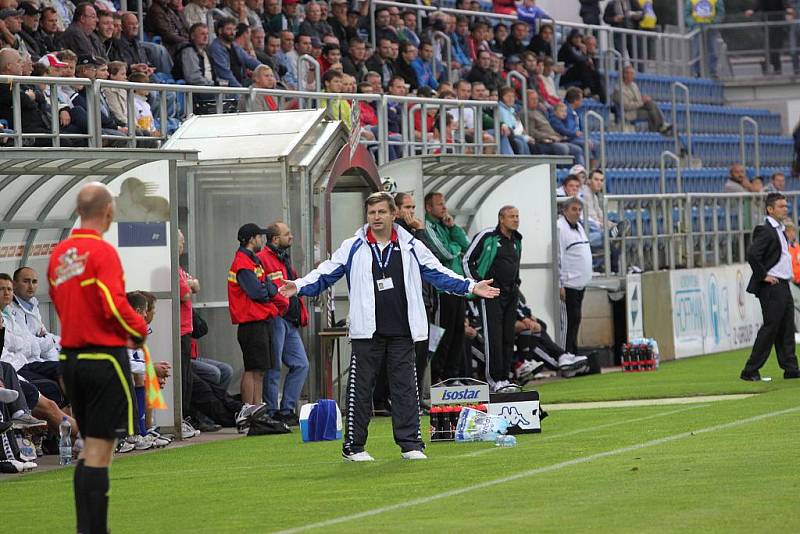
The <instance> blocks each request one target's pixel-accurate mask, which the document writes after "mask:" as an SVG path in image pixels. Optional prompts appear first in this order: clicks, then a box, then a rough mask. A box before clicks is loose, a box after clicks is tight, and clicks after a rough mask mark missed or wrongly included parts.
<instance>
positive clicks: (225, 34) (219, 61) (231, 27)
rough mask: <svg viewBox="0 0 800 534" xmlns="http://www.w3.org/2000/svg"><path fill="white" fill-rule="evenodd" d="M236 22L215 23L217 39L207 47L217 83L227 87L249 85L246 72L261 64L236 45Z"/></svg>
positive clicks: (221, 20)
mask: <svg viewBox="0 0 800 534" xmlns="http://www.w3.org/2000/svg"><path fill="white" fill-rule="evenodd" d="M235 38H236V20H235V19H232V18H224V19H220V20H218V21H217V38H216V39H214V42H213V43H211V46H209V47H208V55H209V57H210V58H211V66H212V67H213V69H214V75H215V76H216V78H217V83H218V84H219V85H222V86H228V87H242V86H244V85H249V79H248V76H247V74H246V71H247V70H253V69H255V68H256V67H258V66H259V65H260V64H261V63H259V62H258V60H257V59H255V58H253V57H250V56H248V55H247V53H245V51H244V50H243V49H242V47H240V46H239V45H237V44H236V43H235V42H234V40H235Z"/></svg>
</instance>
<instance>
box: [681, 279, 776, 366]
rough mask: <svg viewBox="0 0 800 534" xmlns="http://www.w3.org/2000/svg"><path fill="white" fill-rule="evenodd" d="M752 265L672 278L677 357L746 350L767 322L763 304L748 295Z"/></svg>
mask: <svg viewBox="0 0 800 534" xmlns="http://www.w3.org/2000/svg"><path fill="white" fill-rule="evenodd" d="M750 273H751V271H750V266H749V265H747V264H736V265H728V266H723V267H709V268H705V269H685V270H680V271H672V272H671V273H670V287H671V290H670V291H671V299H672V325H673V334H674V338H675V357H676V358H686V357H689V356H697V355H699V354H711V353H715V352H723V351H726V350H733V349H737V348H740V347H747V346H751V345H752V344H753V341H754V340H755V337H756V333H757V332H758V329H759V327H760V326H761V323H762V318H761V307H760V305H759V303H758V300H757V299H756V298H755V297H754V296H753V295H751V294H749V293H747V292H746V291H745V288H746V287H747V281H748V280H749V279H750Z"/></svg>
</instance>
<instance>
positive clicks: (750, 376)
mask: <svg viewBox="0 0 800 534" xmlns="http://www.w3.org/2000/svg"><path fill="white" fill-rule="evenodd" d="M739 378H741V379H742V380H747V381H748V382H761V375H760V374H758V373H745V372H744V371H742V374H740V375H739Z"/></svg>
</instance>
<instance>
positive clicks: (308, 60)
mask: <svg viewBox="0 0 800 534" xmlns="http://www.w3.org/2000/svg"><path fill="white" fill-rule="evenodd" d="M304 64H305V65H311V69H312V70H313V71H314V90H315V91H321V90H322V76H320V66H319V62H318V61H317V60H316V59H314V57H313V56H309V55H308V54H303V55H302V56H299V57H298V58H297V78H298V80H297V86H298V88H300V87H303V86H304V85H305V84H306V83H308V81H307V80H305V77H306V76H307V75H308V73H307V72H304V69H303V65H304Z"/></svg>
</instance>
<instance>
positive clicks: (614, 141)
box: [592, 132, 675, 168]
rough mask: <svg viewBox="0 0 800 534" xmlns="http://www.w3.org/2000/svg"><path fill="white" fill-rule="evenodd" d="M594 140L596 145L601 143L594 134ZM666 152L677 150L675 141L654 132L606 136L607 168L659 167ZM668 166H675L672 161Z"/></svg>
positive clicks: (620, 133)
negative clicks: (663, 153) (662, 155)
mask: <svg viewBox="0 0 800 534" xmlns="http://www.w3.org/2000/svg"><path fill="white" fill-rule="evenodd" d="M592 139H593V140H594V141H595V142H596V143H599V142H600V137H599V135H598V134H592ZM665 150H673V151H674V150H675V141H674V139H673V138H672V137H667V136H664V135H661V134H658V133H654V132H643V133H622V132H609V133H607V134H606V166H607V167H622V168H653V167H658V166H659V164H660V161H661V153H662V152H663V151H665ZM668 165H669V166H671V165H673V163H672V161H669V162H668Z"/></svg>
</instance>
